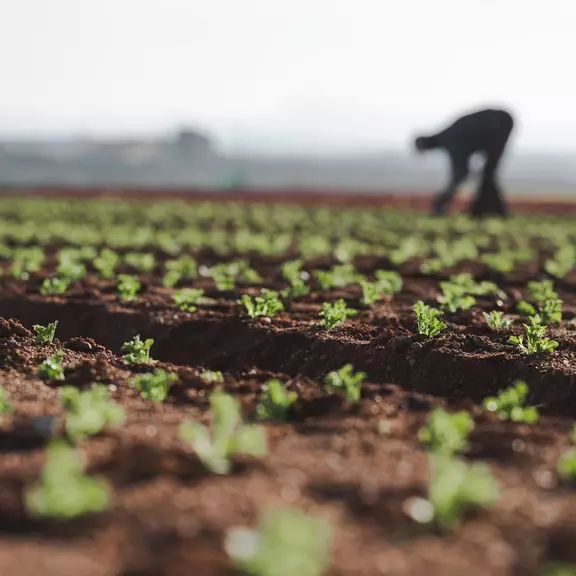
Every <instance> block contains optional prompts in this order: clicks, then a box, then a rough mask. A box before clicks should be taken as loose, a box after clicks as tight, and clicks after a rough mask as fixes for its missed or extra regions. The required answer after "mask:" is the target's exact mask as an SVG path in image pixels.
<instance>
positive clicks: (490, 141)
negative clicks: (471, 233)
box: [417, 109, 514, 216]
mask: <svg viewBox="0 0 576 576" xmlns="http://www.w3.org/2000/svg"><path fill="white" fill-rule="evenodd" d="M513 128H514V120H513V118H512V116H511V115H510V114H509V113H508V112H506V111H504V110H491V109H488V110H480V111H478V112H474V113H472V114H468V115H466V116H462V117H461V118H459V119H458V120H456V121H455V122H454V123H453V124H451V125H450V126H449V127H448V128H446V129H445V130H443V131H442V132H439V133H438V134H435V135H433V136H428V137H422V138H419V139H418V140H419V142H417V145H418V146H419V148H420V149H422V150H426V149H434V148H441V149H444V150H446V152H448V154H449V156H450V172H451V174H450V182H449V183H448V185H447V186H446V187H445V188H444V189H443V190H441V191H440V192H439V193H438V195H437V197H436V198H435V200H434V204H433V211H434V213H435V214H443V213H444V212H445V210H446V207H447V206H448V204H449V203H450V202H451V200H452V198H453V196H454V194H455V193H456V191H457V188H458V186H459V185H460V184H461V183H462V182H463V181H464V180H465V179H466V177H467V176H468V173H469V168H468V163H469V161H470V157H471V156H472V155H473V154H475V153H477V152H480V153H483V155H484V157H485V163H484V167H483V170H482V180H481V182H480V185H479V187H478V192H477V195H476V198H475V200H474V202H473V204H472V206H471V213H472V215H473V216H485V215H500V216H505V215H506V213H507V209H506V206H505V203H504V201H503V198H502V193H501V191H500V188H499V186H498V184H497V182H496V170H497V168H498V165H499V163H500V160H501V158H502V155H503V153H504V150H505V148H506V145H507V143H508V139H509V137H510V134H511V132H512V129H513Z"/></svg>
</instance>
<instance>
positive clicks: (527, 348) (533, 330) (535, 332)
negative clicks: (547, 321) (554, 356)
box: [508, 316, 558, 354]
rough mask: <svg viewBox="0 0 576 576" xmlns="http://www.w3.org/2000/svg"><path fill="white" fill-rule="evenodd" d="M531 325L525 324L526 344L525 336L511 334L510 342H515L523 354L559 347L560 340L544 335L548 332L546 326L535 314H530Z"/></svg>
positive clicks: (551, 350) (552, 350) (550, 350)
mask: <svg viewBox="0 0 576 576" xmlns="http://www.w3.org/2000/svg"><path fill="white" fill-rule="evenodd" d="M529 320H530V326H528V325H527V324H524V329H525V330H526V344H524V337H523V336H522V335H520V336H510V338H509V339H508V342H509V343H510V344H515V345H516V346H518V349H519V350H520V352H522V354H537V353H539V352H548V353H550V352H554V350H556V348H558V342H556V340H551V339H550V338H547V337H546V336H544V334H546V326H542V325H540V324H539V323H538V321H537V319H536V318H534V316H530V318H529Z"/></svg>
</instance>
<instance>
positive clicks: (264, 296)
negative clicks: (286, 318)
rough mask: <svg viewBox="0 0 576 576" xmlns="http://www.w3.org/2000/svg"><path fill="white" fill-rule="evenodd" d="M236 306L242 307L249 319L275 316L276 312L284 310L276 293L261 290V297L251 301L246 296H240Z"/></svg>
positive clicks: (264, 289)
mask: <svg viewBox="0 0 576 576" xmlns="http://www.w3.org/2000/svg"><path fill="white" fill-rule="evenodd" d="M238 304H240V305H241V306H243V307H244V309H245V310H246V313H247V314H248V316H250V318H255V317H256V316H268V317H272V316H275V315H276V314H277V313H278V312H280V311H282V310H284V304H282V302H281V301H280V300H279V299H278V292H275V291H274V290H267V289H266V288H262V290H261V296H256V297H255V298H254V299H252V298H251V297H250V296H249V295H248V294H242V296H241V297H240V299H239V300H238Z"/></svg>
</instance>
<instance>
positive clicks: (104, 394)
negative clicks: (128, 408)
mask: <svg viewBox="0 0 576 576" xmlns="http://www.w3.org/2000/svg"><path fill="white" fill-rule="evenodd" d="M59 394H60V403H61V404H62V406H63V407H64V409H65V410H66V420H65V428H66V432H67V434H68V436H69V437H70V438H71V439H72V440H73V441H74V442H78V441H80V440H83V439H84V438H86V437H88V436H93V435H94V434H98V432H100V431H101V430H103V429H104V428H105V427H106V426H120V425H121V424H123V423H124V421H125V419H126V414H125V412H124V408H122V406H120V405H119V404H116V402H113V401H112V400H110V393H109V391H108V388H107V387H106V386H104V385H102V384H96V385H95V386H93V387H92V388H91V389H90V390H85V391H83V392H81V391H80V390H78V388H74V387H73V386H63V387H62V388H60V392H59Z"/></svg>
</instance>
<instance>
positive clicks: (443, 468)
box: [428, 454, 500, 530]
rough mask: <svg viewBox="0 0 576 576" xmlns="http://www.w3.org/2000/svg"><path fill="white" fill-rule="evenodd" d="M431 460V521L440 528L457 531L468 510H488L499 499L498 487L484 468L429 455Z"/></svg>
mask: <svg viewBox="0 0 576 576" xmlns="http://www.w3.org/2000/svg"><path fill="white" fill-rule="evenodd" d="M428 458H429V463H430V481H429V484H428V501H429V503H430V504H431V507H432V510H433V515H432V519H433V520H434V522H435V523H436V524H437V525H438V526H440V527H441V528H444V529H448V530H451V529H454V528H456V527H457V526H458V524H460V522H461V519H462V515H463V513H464V512H465V511H466V510H467V509H469V508H487V507H489V506H491V505H492V504H494V503H496V502H497V501H498V499H499V498H500V491H499V487H498V483H497V482H496V480H495V479H494V477H493V476H492V474H491V473H490V469H489V468H488V467H487V466H486V465H485V464H483V463H480V462H476V463H473V464H467V463H466V462H464V461H463V460H460V459H459V458H456V457H453V456H446V455H443V454H430V455H429V457H428Z"/></svg>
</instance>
